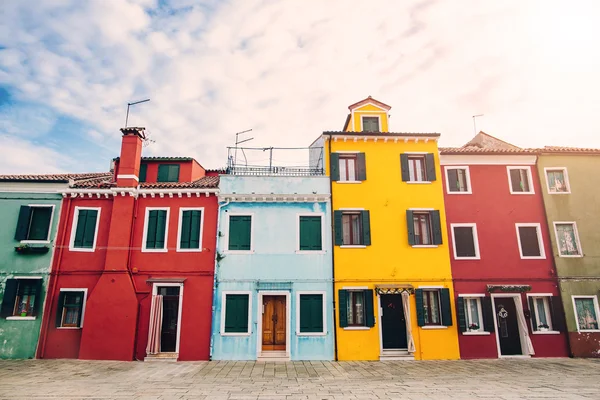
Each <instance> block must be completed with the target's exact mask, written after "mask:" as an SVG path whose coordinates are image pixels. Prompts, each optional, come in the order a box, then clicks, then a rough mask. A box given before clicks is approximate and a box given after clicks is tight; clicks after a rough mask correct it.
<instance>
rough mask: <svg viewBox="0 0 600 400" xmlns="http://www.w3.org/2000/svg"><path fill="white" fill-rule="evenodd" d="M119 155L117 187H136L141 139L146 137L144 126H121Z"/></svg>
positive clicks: (138, 174)
mask: <svg viewBox="0 0 600 400" xmlns="http://www.w3.org/2000/svg"><path fill="white" fill-rule="evenodd" d="M121 132H123V140H122V142H121V157H120V159H119V169H118V175H117V187H136V186H137V185H138V183H139V176H140V160H141V157H142V140H144V139H146V133H145V131H144V128H135V127H130V128H121Z"/></svg>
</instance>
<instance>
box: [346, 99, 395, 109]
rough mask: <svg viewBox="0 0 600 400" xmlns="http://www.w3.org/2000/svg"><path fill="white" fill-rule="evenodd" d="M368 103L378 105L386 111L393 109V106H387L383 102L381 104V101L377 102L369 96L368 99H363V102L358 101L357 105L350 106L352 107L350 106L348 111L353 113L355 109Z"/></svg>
mask: <svg viewBox="0 0 600 400" xmlns="http://www.w3.org/2000/svg"><path fill="white" fill-rule="evenodd" d="M368 103H373V104H376V105H378V106H379V107H381V108H383V109H386V110H389V109H391V108H392V106H388V105H387V104H385V103H382V102H381V101H379V100H375V99H374V98H372V97H371V96H369V97H367V98H366V99H363V100H361V101H358V102H356V103H354V104H350V105H349V106H348V109H349V110H350V111H352V110H353V109H355V108H357V107H360V106H362V105H365V104H368Z"/></svg>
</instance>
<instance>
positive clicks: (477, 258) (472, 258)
mask: <svg viewBox="0 0 600 400" xmlns="http://www.w3.org/2000/svg"><path fill="white" fill-rule="evenodd" d="M454 259H455V260H456V261H468V260H475V261H478V260H481V257H454Z"/></svg>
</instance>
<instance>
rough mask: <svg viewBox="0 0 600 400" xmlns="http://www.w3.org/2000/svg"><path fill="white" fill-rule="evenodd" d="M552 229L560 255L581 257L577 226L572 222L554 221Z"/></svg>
mask: <svg viewBox="0 0 600 400" xmlns="http://www.w3.org/2000/svg"><path fill="white" fill-rule="evenodd" d="M554 230H555V233H556V242H557V244H558V253H559V256H560V257H581V255H582V252H581V247H580V244H579V236H578V234H577V226H576V225H575V223H574V222H555V223H554Z"/></svg>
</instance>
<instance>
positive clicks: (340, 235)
mask: <svg viewBox="0 0 600 400" xmlns="http://www.w3.org/2000/svg"><path fill="white" fill-rule="evenodd" d="M333 219H334V225H335V226H334V230H335V244H336V245H338V246H369V245H370V244H371V227H370V224H371V221H370V220H371V218H370V214H369V211H368V210H362V211H335V212H334V213H333Z"/></svg>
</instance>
